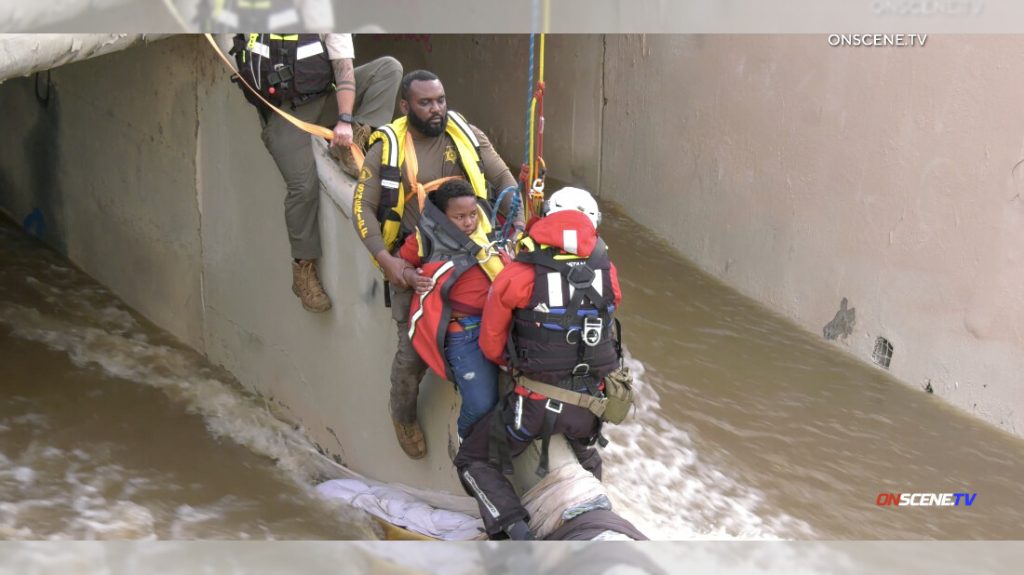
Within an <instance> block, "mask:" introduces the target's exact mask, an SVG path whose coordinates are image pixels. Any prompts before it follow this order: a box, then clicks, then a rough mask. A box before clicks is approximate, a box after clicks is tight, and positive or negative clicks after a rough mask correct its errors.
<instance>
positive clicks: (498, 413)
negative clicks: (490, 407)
mask: <svg viewBox="0 0 1024 575" xmlns="http://www.w3.org/2000/svg"><path fill="white" fill-rule="evenodd" d="M507 399H508V396H505V398H503V399H501V400H500V401H498V404H497V405H496V406H495V407H494V417H492V418H491V429H490V435H491V438H490V441H489V442H488V446H487V450H488V460H489V461H490V464H491V465H493V466H495V467H498V468H499V469H501V473H502V475H512V474H513V473H514V472H515V469H514V468H513V467H512V450H511V448H510V447H509V445H508V436H507V435H506V431H505V427H506V426H507V425H508V421H507V420H508V419H509V412H508V410H507V409H505V404H506V403H507Z"/></svg>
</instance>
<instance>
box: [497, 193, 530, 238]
mask: <svg viewBox="0 0 1024 575" xmlns="http://www.w3.org/2000/svg"><path fill="white" fill-rule="evenodd" d="M521 187H522V184H519V185H515V186H509V187H507V188H505V189H504V190H502V191H501V193H500V194H498V199H497V200H496V201H495V202H494V213H493V214H491V229H496V228H497V227H498V208H500V207H501V204H502V203H504V201H505V196H507V195H509V194H512V203H511V205H510V206H509V210H508V217H506V218H505V223H504V224H503V225H502V226H501V233H500V234H499V236H498V237H499V238H501V239H503V240H507V239H509V238H510V237H511V234H509V232H510V231H511V230H512V222H513V221H514V220H515V217H516V213H518V212H519V204H520V199H519V193H518V192H519V190H520V189H521Z"/></svg>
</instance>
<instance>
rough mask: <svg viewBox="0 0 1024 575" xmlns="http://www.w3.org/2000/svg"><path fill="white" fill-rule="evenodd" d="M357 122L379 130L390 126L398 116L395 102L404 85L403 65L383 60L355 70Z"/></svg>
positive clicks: (374, 61)
mask: <svg viewBox="0 0 1024 575" xmlns="http://www.w3.org/2000/svg"><path fill="white" fill-rule="evenodd" d="M355 74H356V105H355V113H353V116H354V117H355V120H356V122H358V123H360V124H365V125H367V126H370V127H373V128H379V127H381V126H383V125H384V124H387V123H388V122H390V121H391V120H392V119H393V117H394V114H395V99H396V97H397V96H398V87H399V85H400V84H401V83H402V64H401V62H399V61H398V60H396V59H394V58H392V57H390V56H383V57H381V58H377V59H376V60H373V61H371V62H367V63H365V64H363V65H361V66H357V67H356V69H355Z"/></svg>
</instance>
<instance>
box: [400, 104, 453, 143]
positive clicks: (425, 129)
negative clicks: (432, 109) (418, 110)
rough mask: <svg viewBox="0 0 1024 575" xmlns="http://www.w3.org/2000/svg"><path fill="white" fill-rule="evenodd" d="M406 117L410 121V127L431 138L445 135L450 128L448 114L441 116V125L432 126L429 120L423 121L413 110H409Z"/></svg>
mask: <svg viewBox="0 0 1024 575" xmlns="http://www.w3.org/2000/svg"><path fill="white" fill-rule="evenodd" d="M405 117H406V118H407V119H408V121H409V125H410V126H412V127H414V128H416V129H417V130H419V131H420V133H422V134H423V135H424V136H429V137H431V138H436V137H438V136H440V135H441V134H443V133H444V130H445V128H446V127H447V126H448V113H447V112H445V114H444V115H443V116H441V123H440V124H437V125H434V124H431V123H430V120H429V119H427V120H421V119H420V117H419V116H417V115H416V114H414V113H413V111H412V110H409V113H408V114H406V115H405ZM434 117H436V116H434Z"/></svg>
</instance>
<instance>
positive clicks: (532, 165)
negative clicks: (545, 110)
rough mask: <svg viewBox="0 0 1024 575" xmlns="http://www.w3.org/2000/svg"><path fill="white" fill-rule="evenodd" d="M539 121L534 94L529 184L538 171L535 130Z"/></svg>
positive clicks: (531, 111) (531, 109)
mask: <svg viewBox="0 0 1024 575" xmlns="http://www.w3.org/2000/svg"><path fill="white" fill-rule="evenodd" d="M536 121H537V97H536V96H534V97H533V99H532V100H530V171H529V172H528V175H529V179H528V180H527V182H526V185H527V186H532V185H533V178H534V176H536V174H537V172H536V169H537V149H536V146H537V134H536V131H535V129H536V128H535V124H536Z"/></svg>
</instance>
